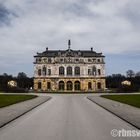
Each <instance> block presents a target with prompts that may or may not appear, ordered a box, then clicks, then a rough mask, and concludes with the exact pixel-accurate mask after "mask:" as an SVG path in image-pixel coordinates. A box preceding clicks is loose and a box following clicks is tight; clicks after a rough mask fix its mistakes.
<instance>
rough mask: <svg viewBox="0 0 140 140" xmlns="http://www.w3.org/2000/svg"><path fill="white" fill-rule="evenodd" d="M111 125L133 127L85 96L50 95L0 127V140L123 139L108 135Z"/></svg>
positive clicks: (125, 127) (118, 127) (119, 127)
mask: <svg viewBox="0 0 140 140" xmlns="http://www.w3.org/2000/svg"><path fill="white" fill-rule="evenodd" d="M113 129H117V130H121V129H125V130H133V129H136V128H134V127H133V126H131V125H129V124H128V123H126V122H125V121H123V120H121V119H119V118H118V117H116V116H115V115H113V114H111V113H109V112H108V111H106V110H104V109H103V108H101V107H99V106H98V105H96V104H95V103H93V102H91V101H90V100H88V99H87V98H86V96H85V95H53V98H52V99H51V100H49V101H48V102H46V103H44V104H42V105H41V106H39V107H37V108H35V109H34V110H32V111H30V112H29V113H27V114H25V115H23V116H21V117H20V118H18V119H16V120H15V121H13V122H11V123H9V124H8V125H7V126H5V127H3V128H1V129H0V140H113V139H116V140H120V139H122V140H125V139H128V140H130V139H133V140H134V139H135V140H136V139H139V138H136V137H135V138H133V137H131V138H130V137H115V138H114V137H112V136H111V134H110V132H111V130H113Z"/></svg>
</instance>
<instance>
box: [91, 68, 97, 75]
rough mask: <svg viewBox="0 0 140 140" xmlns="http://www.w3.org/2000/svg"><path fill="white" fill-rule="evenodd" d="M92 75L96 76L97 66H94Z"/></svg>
mask: <svg viewBox="0 0 140 140" xmlns="http://www.w3.org/2000/svg"><path fill="white" fill-rule="evenodd" d="M92 75H96V67H95V66H93V68H92Z"/></svg>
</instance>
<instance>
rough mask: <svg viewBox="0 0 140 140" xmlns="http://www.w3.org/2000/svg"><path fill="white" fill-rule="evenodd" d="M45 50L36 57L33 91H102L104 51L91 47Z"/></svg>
mask: <svg viewBox="0 0 140 140" xmlns="http://www.w3.org/2000/svg"><path fill="white" fill-rule="evenodd" d="M70 46H71V43H70V40H69V41H68V49H67V50H49V49H48V48H46V50H45V51H44V52H42V53H37V55H35V56H34V91H36V92H100V91H104V90H105V62H104V57H105V56H104V55H102V53H96V52H95V51H93V48H91V49H90V50H72V49H71V48H70Z"/></svg>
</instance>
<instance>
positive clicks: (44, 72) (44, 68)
mask: <svg viewBox="0 0 140 140" xmlns="http://www.w3.org/2000/svg"><path fill="white" fill-rule="evenodd" d="M43 75H44V76H45V75H46V67H45V66H44V67H43Z"/></svg>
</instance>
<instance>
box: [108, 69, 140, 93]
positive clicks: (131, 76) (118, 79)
mask: <svg viewBox="0 0 140 140" xmlns="http://www.w3.org/2000/svg"><path fill="white" fill-rule="evenodd" d="M125 80H127V81H130V82H131V85H122V81H125ZM106 87H107V88H108V89H111V90H112V92H139V91H140V72H137V73H135V72H134V71H133V70H128V71H126V75H122V74H112V75H109V76H107V77H106Z"/></svg>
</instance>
